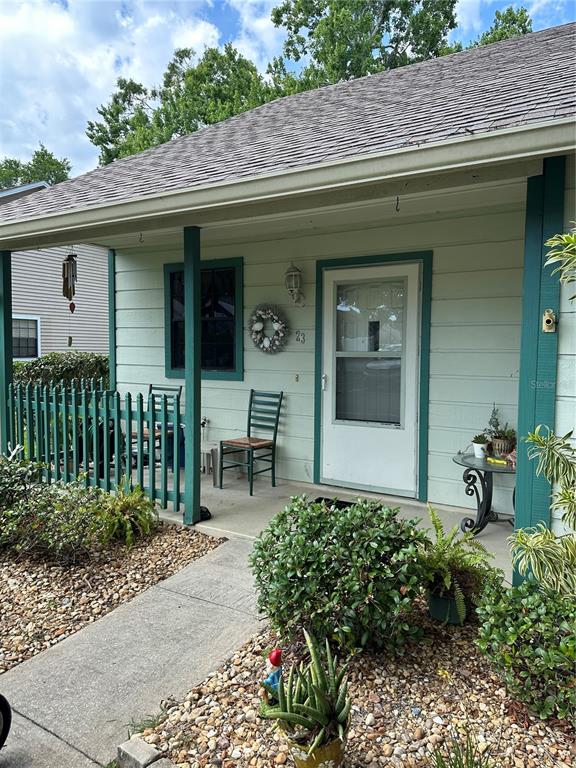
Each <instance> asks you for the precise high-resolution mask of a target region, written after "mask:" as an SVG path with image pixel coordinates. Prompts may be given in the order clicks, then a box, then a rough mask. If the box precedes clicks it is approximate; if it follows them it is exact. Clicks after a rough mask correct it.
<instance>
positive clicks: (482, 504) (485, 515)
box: [452, 453, 516, 533]
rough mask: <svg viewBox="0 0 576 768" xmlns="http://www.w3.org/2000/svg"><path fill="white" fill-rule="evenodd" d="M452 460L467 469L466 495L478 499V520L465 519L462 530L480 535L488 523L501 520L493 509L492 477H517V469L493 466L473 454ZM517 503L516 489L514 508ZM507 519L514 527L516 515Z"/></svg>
mask: <svg viewBox="0 0 576 768" xmlns="http://www.w3.org/2000/svg"><path fill="white" fill-rule="evenodd" d="M452 460H453V461H454V462H455V463H456V464H459V465H460V466H461V467H464V468H465V469H464V474H463V475H462V479H463V480H464V483H465V484H466V495H467V496H475V497H476V508H477V512H476V520H473V519H472V518H471V517H465V518H463V520H462V522H461V523H460V528H461V530H462V531H464V532H465V533H466V532H467V531H472V532H473V533H480V531H483V530H484V528H486V526H487V525H488V523H496V522H498V519H499V518H498V513H497V512H494V510H493V509H492V490H493V477H492V475H494V474H497V475H515V474H516V468H515V467H513V466H512V464H492V463H491V462H489V461H486V459H477V458H476V457H475V456H474V454H473V453H459V454H457V455H456V456H454V458H453V459H452ZM515 502H516V489H514V494H513V496H512V505H513V506H514V505H515ZM505 519H508V522H509V523H511V524H512V525H514V515H510V516H507V515H506V516H505Z"/></svg>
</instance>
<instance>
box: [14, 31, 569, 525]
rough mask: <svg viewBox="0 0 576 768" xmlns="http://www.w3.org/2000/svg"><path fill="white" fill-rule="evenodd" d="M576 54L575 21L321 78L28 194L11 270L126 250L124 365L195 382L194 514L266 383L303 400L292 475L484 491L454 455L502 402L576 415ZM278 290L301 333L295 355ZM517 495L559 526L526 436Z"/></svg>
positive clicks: (122, 368)
mask: <svg viewBox="0 0 576 768" xmlns="http://www.w3.org/2000/svg"><path fill="white" fill-rule="evenodd" d="M575 46H576V26H575V25H573V24H570V25H565V26H561V27H556V28H554V29H549V30H545V31H542V32H537V33H534V34H530V35H526V36H524V37H521V38H517V39H514V40H509V41H505V42H502V43H497V44H494V45H490V46H486V47H480V48H474V49H471V50H468V51H464V52H462V53H459V54H454V55H451V56H446V57H442V58H438V59H434V60H431V61H427V62H423V63H421V64H415V65H412V66H407V67H404V68H401V69H397V70H394V71H390V72H384V73H381V74H377V75H372V76H370V77H365V78H362V79H359V80H356V81H351V82H344V83H340V84H338V85H334V86H329V87H326V88H321V89H318V90H314V91H310V92H307V93H302V94H298V95H295V96H291V97H288V98H284V99H280V100H277V101H275V102H272V103H269V104H266V105H264V106H261V107H259V108H257V109H253V110H251V111H249V112H246V113H244V114H241V115H238V116H236V117H234V118H231V119H229V120H226V121H225V122H222V123H219V124H216V125H213V126H209V127H206V128H204V129H202V130H200V131H198V132H197V133H194V134H191V135H188V136H184V137H182V138H178V139H175V140H173V141H171V142H169V143H167V144H164V145H162V146H160V147H157V148H155V149H151V150H148V151H145V152H142V153H140V154H138V155H135V156H133V157H129V158H125V159H122V160H119V161H117V162H115V163H113V164H112V165H109V166H105V167H102V168H98V169H96V170H94V171H92V172H90V173H88V174H85V175H84V176H82V177H79V178H77V179H73V180H71V181H68V182H64V183H62V184H58V185H56V186H54V187H52V188H50V189H47V190H44V191H41V192H39V193H37V194H35V195H33V196H30V197H28V198H23V199H21V200H18V201H15V202H12V203H9V204H7V205H5V206H2V207H1V208H0V248H2V249H4V255H3V262H2V264H3V274H4V276H5V277H4V280H5V281H6V279H7V278H6V275H8V274H9V271H10V270H9V266H10V255H9V252H10V250H22V249H26V248H29V247H31V246H32V245H33V244H34V243H37V244H38V245H40V246H42V247H50V246H51V245H53V244H62V243H68V242H70V241H71V240H82V241H84V242H91V243H97V244H99V245H102V246H104V247H106V248H110V249H113V251H114V254H115V256H114V257H113V258H112V259H111V263H110V265H111V274H110V279H111V284H112V296H113V299H114V302H113V305H112V307H111V316H110V322H111V336H112V338H113V339H114V344H113V348H112V349H111V359H112V379H113V382H114V384H115V385H116V386H117V388H118V389H119V390H120V391H121V392H123V393H125V392H131V393H134V392H143V391H145V390H146V387H147V385H148V384H150V383H153V384H163V383H164V384H170V383H171V384H175V383H181V384H182V385H184V387H185V398H186V454H187V455H186V461H187V465H186V469H187V481H186V495H185V500H186V510H185V520H187V521H192V520H195V521H196V520H198V519H199V517H198V516H199V494H200V475H199V473H198V472H197V471H195V470H194V468H193V467H191V465H192V464H193V462H194V460H197V459H198V453H197V452H198V450H199V444H200V414H202V415H206V416H207V417H208V418H209V419H210V438H211V439H214V440H217V439H220V438H222V437H231V436H234V435H240V434H242V433H243V432H244V429H245V419H246V407H247V401H248V393H249V390H250V388H253V387H254V388H258V389H266V390H271V391H278V390H283V391H284V392H285V403H284V410H283V418H282V423H281V431H280V439H279V463H278V474H279V476H280V477H283V478H289V479H292V480H297V481H302V482H313V481H316V482H320V481H322V482H324V483H328V484H332V485H335V486H345V487H350V488H359V489H369V490H378V491H382V492H388V493H392V494H395V495H397V496H405V497H412V498H416V499H419V500H421V501H431V502H435V503H443V504H449V505H462V504H463V503H465V502H466V501H468V502H470V499H469V498H468V497H466V496H465V495H464V486H463V483H462V468H461V467H457V466H456V465H455V464H454V463H453V461H452V457H453V455H454V454H455V453H456V452H457V451H458V450H460V449H463V448H465V447H466V446H467V445H468V444H469V443H470V440H471V438H472V436H473V435H474V434H475V433H476V432H478V431H479V430H481V429H482V428H483V427H484V426H485V425H486V423H487V420H488V418H489V416H490V412H491V409H492V404H493V403H496V405H497V407H498V408H499V409H500V410H501V414H502V416H503V418H504V419H505V420H508V421H509V422H511V424H513V425H514V426H517V427H518V429H519V432H520V434H526V433H527V432H528V431H529V430H530V429H533V428H534V426H535V425H536V424H537V423H541V422H544V423H546V424H549V425H551V426H556V428H557V429H558V430H559V431H560V432H562V433H564V432H566V431H568V430H569V429H570V428H572V427H573V426H574V425H575V423H576V349H575V347H574V343H575V338H576V333H575V331H576V327H575V322H574V321H575V319H576V314H575V312H574V310H575V307H574V305H573V304H570V303H569V302H568V299H567V293H566V292H563V293H562V297H561V296H560V287H559V283H558V279H557V277H556V276H554V277H552V276H551V274H550V272H551V270H549V269H546V270H544V269H543V262H544V259H545V255H546V248H545V246H544V242H545V240H546V239H547V238H548V237H549V236H551V235H552V234H554V233H556V232H560V231H562V230H564V229H566V227H568V226H569V221H570V220H572V219H574V218H576V214H575V212H574V186H575V184H574V176H575V164H574V153H575V149H576V140H575V124H574V117H575V114H576V105H575V102H574V82H575V76H576V70H575V62H574V56H573V53H574V50H575ZM291 263H293V264H294V265H295V266H297V267H298V268H299V269H300V270H301V271H302V274H303V286H302V290H303V294H304V300H303V302H300V303H298V304H295V303H294V302H293V301H292V299H291V297H290V295H289V293H288V291H287V290H286V286H285V275H286V272H287V270H289V269H290V265H291ZM1 292H2V282H1V281H0V295H1ZM262 304H264V305H275V306H277V307H279V308H280V310H281V311H282V313H283V314H284V315H285V316H286V318H287V322H288V325H289V329H290V330H289V338H288V343H287V344H286V346H285V348H284V349H283V350H282V351H280V352H278V353H277V354H274V355H271V354H268V353H265V352H262V351H260V350H259V349H257V348H256V347H255V346H254V344H253V342H252V338H251V334H250V317H251V313H252V311H253V310H254V308H255V307H256V306H258V305H262ZM547 308H550V309H552V310H553V311H554V312H555V314H556V316H557V318H558V321H559V322H558V326H557V332H555V333H543V332H542V330H541V329H542V315H543V312H544V310H545V309H547ZM0 317H1V315H0ZM9 332H10V331H9V322H8V319H7V318H4V330H3V331H2V326H1V325H0V350H1V343H2V342H1V339H2V333H4V334H9ZM184 336H186V338H187V340H188V342H189V341H190V340H192V339H193V338H194V337H195V338H196V339H198V340H200V341H201V344H191V343H188V344H187V346H186V350H184V348H183V337H184ZM0 374H1V371H0ZM4 376H5V378H6V377H7V376H9V371H8V369H7V367H6V366H5V370H4ZM0 381H1V375H0ZM0 394H2V391H1V390H0ZM200 403H201V405H200ZM189 468H190V472H189V473H188V469H189ZM511 496H512V481H511V478H507V482H506V481H502V482H500V483H499V484H498V488H497V492H496V495H495V508H496V509H497V510H500V511H505V510H507V511H510V510H511V503H512V500H511ZM516 497H517V498H516V510H517V524H518V525H519V526H526V525H530V524H534V523H535V522H537V521H539V520H542V521H544V522H546V523H547V524H549V523H550V512H549V505H548V502H549V492H548V490H547V488H546V485H545V484H543V482H542V481H541V480H535V479H534V467H533V465H531V464H530V463H529V462H528V459H527V456H526V446H525V444H524V443H520V447H519V459H518V474H517V483H516Z"/></svg>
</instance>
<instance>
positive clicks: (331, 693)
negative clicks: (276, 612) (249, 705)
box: [260, 631, 351, 768]
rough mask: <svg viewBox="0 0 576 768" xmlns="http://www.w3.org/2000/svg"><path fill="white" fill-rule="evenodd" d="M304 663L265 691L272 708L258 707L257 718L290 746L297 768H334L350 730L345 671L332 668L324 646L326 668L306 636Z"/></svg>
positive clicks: (340, 756)
mask: <svg viewBox="0 0 576 768" xmlns="http://www.w3.org/2000/svg"><path fill="white" fill-rule="evenodd" d="M304 634H305V637H306V644H307V646H308V651H309V653H310V662H309V664H308V665H307V666H305V665H304V664H303V663H301V664H300V665H298V666H296V665H294V666H292V668H291V669H290V672H289V674H288V678H287V680H286V682H284V679H283V678H282V677H280V679H279V681H278V688H277V690H276V689H274V691H270V693H272V694H273V696H274V698H275V699H277V701H276V703H274V704H269V703H267V702H264V701H263V702H262V704H261V707H260V714H261V717H263V718H266V719H271V720H276V721H277V723H278V726H279V728H280V729H281V730H282V731H283V732H284V734H285V735H286V738H287V739H288V744H289V745H290V750H291V752H292V757H293V758H294V762H295V763H296V766H297V768H322V767H324V768H327V767H328V766H329V767H330V768H338V766H340V765H342V763H343V762H344V747H345V741H346V734H347V732H348V728H349V725H350V709H351V700H350V698H349V696H348V682H347V678H346V667H342V668H340V669H339V668H338V664H337V661H336V659H334V657H333V656H332V654H331V651H330V646H329V643H328V641H326V666H324V665H323V663H322V661H321V660H320V651H319V648H318V646H317V644H316V641H315V640H314V638H312V637H311V636H310V635H309V634H308V633H307V632H306V631H304Z"/></svg>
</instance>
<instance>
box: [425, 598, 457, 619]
mask: <svg viewBox="0 0 576 768" xmlns="http://www.w3.org/2000/svg"><path fill="white" fill-rule="evenodd" d="M428 611H429V613H430V616H432V618H433V619H436V620H437V621H442V622H443V623H445V624H462V623H463V622H462V621H460V617H459V616H458V608H457V607H456V600H454V598H453V597H441V596H440V595H432V594H429V595H428Z"/></svg>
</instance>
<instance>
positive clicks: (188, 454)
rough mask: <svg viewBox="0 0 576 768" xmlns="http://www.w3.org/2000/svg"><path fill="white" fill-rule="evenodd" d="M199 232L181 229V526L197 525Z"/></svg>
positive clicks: (198, 506) (198, 457)
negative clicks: (182, 375) (182, 323)
mask: <svg viewBox="0 0 576 768" xmlns="http://www.w3.org/2000/svg"><path fill="white" fill-rule="evenodd" d="M200 297H201V293H200V229H199V228H198V227H185V228H184V326H185V329H186V332H185V338H186V343H185V349H184V364H185V375H184V385H185V403H186V408H185V411H186V413H185V429H184V437H185V440H186V443H185V445H186V450H185V469H184V523H185V524H186V525H190V524H192V523H199V522H200V377H201V360H200Z"/></svg>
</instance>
